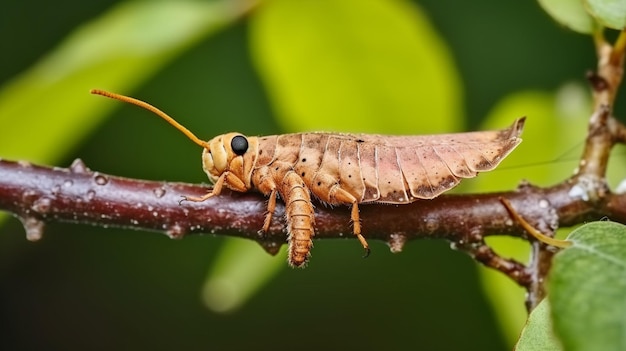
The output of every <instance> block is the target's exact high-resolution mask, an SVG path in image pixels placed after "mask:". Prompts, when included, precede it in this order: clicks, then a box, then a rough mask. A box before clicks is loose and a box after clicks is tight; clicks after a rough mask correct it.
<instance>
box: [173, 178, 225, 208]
mask: <svg viewBox="0 0 626 351" xmlns="http://www.w3.org/2000/svg"><path fill="white" fill-rule="evenodd" d="M227 173H228V172H225V173H223V174H222V175H221V176H220V177H219V178H217V181H216V182H215V184H214V185H213V190H211V191H210V192H208V193H206V194H204V195H203V196H200V197H196V196H184V195H183V199H182V200H180V201H179V202H178V204H180V203H181V202H183V201H192V202H202V201H205V200H206V199H208V198H210V197H213V196H215V195H219V194H220V193H221V192H222V188H223V187H224V179H225V178H226V174H227Z"/></svg>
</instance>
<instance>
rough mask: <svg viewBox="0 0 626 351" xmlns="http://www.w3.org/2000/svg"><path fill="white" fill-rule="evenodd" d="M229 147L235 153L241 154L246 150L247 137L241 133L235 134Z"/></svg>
mask: <svg viewBox="0 0 626 351" xmlns="http://www.w3.org/2000/svg"><path fill="white" fill-rule="evenodd" d="M230 148H231V149H233V152H234V153H235V154H236V155H238V156H241V155H243V154H245V153H246V151H248V139H246V137H245V136H243V135H237V136H235V137H234V138H233V140H231V141H230Z"/></svg>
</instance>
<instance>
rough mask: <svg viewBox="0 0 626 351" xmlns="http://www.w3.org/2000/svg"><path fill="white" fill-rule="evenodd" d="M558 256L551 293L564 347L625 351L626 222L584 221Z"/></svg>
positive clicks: (559, 333) (554, 318)
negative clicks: (588, 222)
mask: <svg viewBox="0 0 626 351" xmlns="http://www.w3.org/2000/svg"><path fill="white" fill-rule="evenodd" d="M568 239H569V240H571V241H572V242H573V243H574V245H573V246H571V247H570V248H567V249H565V250H563V251H562V252H560V253H558V254H557V255H555V257H554V263H553V267H552V271H551V273H550V279H549V285H548V287H549V292H550V294H549V296H548V298H549V299H550V304H551V306H552V316H553V321H554V322H553V323H554V329H555V332H556V334H557V336H559V338H560V340H561V341H562V343H563V346H564V348H565V349H566V350H605V351H607V350H626V313H625V311H626V294H625V292H626V226H624V225H622V224H618V223H614V222H594V223H590V224H587V225H584V226H582V227H580V228H578V229H577V230H575V231H574V232H572V234H571V235H570V236H569V238H568Z"/></svg>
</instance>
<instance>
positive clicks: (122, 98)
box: [90, 89, 209, 148]
mask: <svg viewBox="0 0 626 351" xmlns="http://www.w3.org/2000/svg"><path fill="white" fill-rule="evenodd" d="M90 93H92V94H94V95H101V96H105V97H108V98H111V99H115V100H119V101H123V102H127V103H129V104H133V105H136V106H139V107H143V108H145V109H146V110H148V111H151V112H153V113H154V114H156V115H157V116H159V117H161V118H163V119H164V120H166V121H167V123H169V124H171V125H172V126H174V128H176V129H178V130H180V131H181V132H183V134H185V135H186V136H187V138H189V139H191V141H193V142H194V143H196V144H198V145H200V146H202V147H203V148H208V147H209V145H208V143H207V142H206V141H204V140H201V139H200V138H198V137H197V136H196V135H195V134H193V133H192V132H191V131H190V130H189V129H187V128H185V127H184V126H183V125H182V124H180V123H178V122H176V120H175V119H173V118H172V117H170V116H168V115H167V113H165V112H163V111H161V110H159V109H158V108H156V107H154V106H152V105H150V104H149V103H147V102H145V101H141V100H138V99H135V98H132V97H129V96H124V95H120V94H116V93H111V92H108V91H104V90H99V89H92V90H91V91H90Z"/></svg>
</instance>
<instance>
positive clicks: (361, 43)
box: [0, 0, 595, 350]
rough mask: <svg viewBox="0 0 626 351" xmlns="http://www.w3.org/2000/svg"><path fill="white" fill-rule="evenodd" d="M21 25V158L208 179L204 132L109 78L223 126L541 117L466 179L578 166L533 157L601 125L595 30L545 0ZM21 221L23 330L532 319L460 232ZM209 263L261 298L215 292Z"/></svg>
mask: <svg viewBox="0 0 626 351" xmlns="http://www.w3.org/2000/svg"><path fill="white" fill-rule="evenodd" d="M255 5H256V7H254V6H255ZM251 7H252V8H251ZM0 35H1V36H2V40H0V52H2V53H3V55H2V58H1V59H0V61H1V62H2V65H0V82H2V86H0V89H1V90H0V157H2V158H6V159H13V160H17V159H22V160H29V161H33V162H37V163H42V164H48V165H54V166H63V167H65V166H68V165H69V164H70V163H71V161H72V160H73V159H75V158H77V157H79V158H81V159H83V160H84V161H85V162H86V164H87V166H88V167H90V168H92V169H94V170H97V171H100V172H105V173H110V174H115V175H119V176H127V177H138V178H147V179H155V180H169V181H187V182H196V183H200V182H206V178H205V176H204V173H203V172H202V170H201V166H200V152H201V150H199V149H198V147H197V145H195V144H193V143H191V142H189V141H188V140H186V139H185V138H184V136H183V135H182V134H180V133H179V132H177V131H176V130H174V129H173V128H171V127H169V126H168V125H167V124H165V123H164V122H163V121H161V120H159V119H158V118H156V117H154V116H152V115H151V114H149V113H148V112H145V111H141V110H139V109H137V108H135V107H133V106H126V105H122V104H121V103H119V102H115V101H111V100H106V99H103V98H100V97H95V96H91V95H89V94H88V91H89V89H90V88H101V89H109V90H113V91H116V92H119V93H124V94H129V95H132V96H135V97H138V98H140V99H143V100H146V101H148V102H151V103H152V104H154V105H156V106H158V107H160V108H162V109H163V110H165V111H166V112H168V113H169V114H170V115H172V116H173V117H175V118H176V119H177V120H178V121H179V122H181V123H182V124H184V125H186V126H187V127H188V128H189V129H191V130H192V131H194V132H195V133H196V134H197V135H198V136H199V137H201V138H206V139H209V138H211V137H213V136H214V135H217V134H221V133H224V132H228V131H240V132H243V133H247V134H251V135H257V134H273V133H282V132H290V131H305V130H313V129H318V130H347V131H355V132H359V131H366V132H379V133H403V134H419V133H432V132H450V131H463V130H468V129H480V128H485V127H489V128H501V127H504V126H508V125H509V124H510V123H511V122H512V121H513V120H514V119H515V118H517V117H520V116H522V115H527V116H528V117H529V119H528V121H527V126H528V127H527V130H526V132H525V135H524V140H525V142H524V143H523V145H522V146H521V147H520V148H519V150H518V151H516V152H515V153H514V155H513V156H512V157H511V160H509V161H508V163H505V164H503V166H502V168H503V169H502V170H501V171H495V172H492V173H489V174H485V175H483V176H481V177H479V178H478V180H477V181H475V182H467V183H468V184H466V185H464V186H463V187H462V189H461V190H460V191H487V190H509V189H512V188H513V187H514V186H515V185H516V184H517V182H519V181H520V180H521V179H523V178H526V179H529V180H531V181H532V182H535V183H538V184H540V185H550V184H553V183H555V182H557V181H559V180H562V179H564V178H565V177H567V176H568V175H569V174H571V171H572V169H573V168H574V167H575V162H569V163H567V162H559V163H549V164H548V165H541V166H538V167H522V168H520V167H517V166H519V165H528V164H530V163H536V162H543V161H550V160H553V159H554V158H556V157H558V156H559V155H561V154H562V153H563V152H565V151H566V150H568V149H569V148H571V147H572V146H576V145H577V144H578V143H579V141H580V140H581V139H580V137H581V136H582V135H584V126H585V119H586V117H587V115H588V113H589V101H588V99H589V98H588V92H587V88H586V85H585V82H584V72H585V71H587V70H589V69H593V68H594V67H595V55H594V52H593V44H592V42H591V40H590V38H589V37H586V36H583V35H579V34H575V33H573V32H570V31H568V30H566V29H564V28H561V27H559V26H558V25H557V24H555V23H554V22H553V21H552V20H551V19H550V18H549V17H548V15H547V14H545V13H544V12H543V11H542V10H541V8H540V7H539V5H538V4H537V3H535V2H532V1H529V2H501V1H496V0H476V1H472V2H467V3H465V2H459V1H450V0H443V1H442V0H439V1H434V0H427V1H414V2H411V1H408V0H407V1H405V0H394V1H392V0H378V1H371V2H362V1H357V0H341V1H331V0H325V1H313V0H308V1H288V0H274V1H259V3H258V4H256V3H255V2H253V1H211V2H183V1H175V2H172V3H166V2H150V1H144V2H116V1H105V0H98V1H89V2H85V1H72V0H59V1H55V2H48V1H41V0H38V1H35V0H33V1H29V2H17V1H10V2H7V3H5V4H3V11H2V12H0ZM569 156H570V158H571V157H573V158H575V157H576V156H578V153H577V151H574V152H573V153H571V154H570V155H569ZM505 165H508V166H505ZM507 169H508V170H507ZM3 219H4V220H3V222H2V223H1V224H0V225H1V227H0V232H1V233H2V235H1V236H0V294H1V299H0V304H1V307H0V318H1V320H0V322H1V324H2V325H3V328H2V331H1V332H0V333H2V335H1V338H0V340H1V341H0V347H2V349H48V350H54V349H62V350H73V349H86V348H88V349H113V348H116V349H148V348H149V349H154V350H165V349H172V348H177V349H198V348H204V349H207V348H209V349H219V350H237V349H251V348H255V349H276V350H282V349H293V348H296V347H297V348H298V349H303V350H317V349H338V348H346V347H350V348H355V349H356V348H361V349H375V348H384V349H407V348H420V349H438V350H446V349H450V350H455V349H481V350H501V349H510V348H511V346H512V344H513V342H514V340H515V336H516V335H517V333H518V332H519V330H520V329H521V327H522V323H523V318H524V312H523V311H524V309H523V292H522V291H520V290H519V289H517V288H515V286H513V284H511V283H509V282H507V281H506V280H502V279H500V278H501V277H499V275H498V274H497V273H492V272H487V273H485V272H484V270H483V269H482V268H479V267H478V265H477V264H476V263H475V262H473V261H472V260H471V259H470V258H469V257H468V256H466V255H465V254H463V253H459V252H455V251H452V250H450V249H449V245H448V243H446V242H444V241H430V240H424V241H413V242H410V243H409V244H407V245H406V246H405V248H404V251H403V252H402V253H400V254H391V253H390V252H389V250H388V248H387V247H386V245H385V244H384V243H381V242H372V243H370V244H371V245H372V249H373V254H372V255H371V257H369V258H368V259H367V260H362V259H360V254H361V251H360V250H361V249H360V247H359V245H358V244H357V242H356V241H354V240H325V241H318V242H316V243H315V248H314V251H313V258H312V261H311V264H310V265H309V267H308V268H306V269H304V270H292V269H288V268H287V265H286V262H285V258H284V256H282V255H279V256H278V257H276V258H270V257H269V256H268V255H266V254H265V253H264V252H263V250H262V249H261V248H260V247H257V246H256V244H254V243H249V242H245V241H243V240H238V241H232V240H226V239H224V238H218V237H214V236H195V237H188V238H186V239H184V240H181V241H173V240H170V239H168V238H167V237H166V236H165V235H158V234H154V233H146V232H137V231H128V230H120V229H111V228H109V229H103V228H94V227H90V226H82V225H70V224H50V225H49V226H48V228H47V230H46V233H45V236H44V238H43V240H41V241H40V242H37V243H30V242H27V241H26V240H25V238H24V233H23V229H22V227H21V225H20V223H19V221H18V220H16V219H14V218H9V217H6V218H3ZM346 220H348V219H346ZM512 242H513V246H516V244H518V243H519V241H512ZM501 245H502V244H501ZM503 245H504V246H507V245H509V246H511V245H510V243H509V244H507V243H505V244H503ZM503 249H506V248H503ZM513 251H515V249H514V250H513ZM513 251H511V253H510V254H511V255H515V254H516V253H514V252H513ZM522 257H523V256H522ZM242 262H243V263H245V264H240V265H239V266H237V263H242ZM242 266H243V267H242ZM259 267H265V268H259ZM207 276H208V277H209V278H211V277H221V279H228V278H229V277H232V278H233V279H234V282H231V284H234V285H237V284H241V285H242V286H243V287H242V288H241V289H242V290H244V292H239V293H240V294H242V296H244V297H245V296H247V297H248V298H249V299H248V300H245V301H241V302H240V305H239V307H238V308H237V309H233V310H229V311H228V312H225V313H220V312H216V311H215V310H211V309H209V308H207V306H206V305H205V303H204V301H206V298H203V296H202V294H203V291H205V292H206V291H207V290H206V285H205V284H206V283H205V279H206V278H207ZM224 277H225V278H224ZM237 279H238V280H237ZM246 282H248V283H249V284H248V286H247V287H246ZM246 289H247V290H246ZM235 290H236V289H235ZM235 290H232V291H231V290H226V291H227V294H228V293H230V294H235V293H236V292H235ZM246 291H247V292H246ZM511 291H513V292H512V293H509V292H511ZM213 307H214V309H220V308H219V306H218V307H216V306H213ZM224 309H225V308H224Z"/></svg>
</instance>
